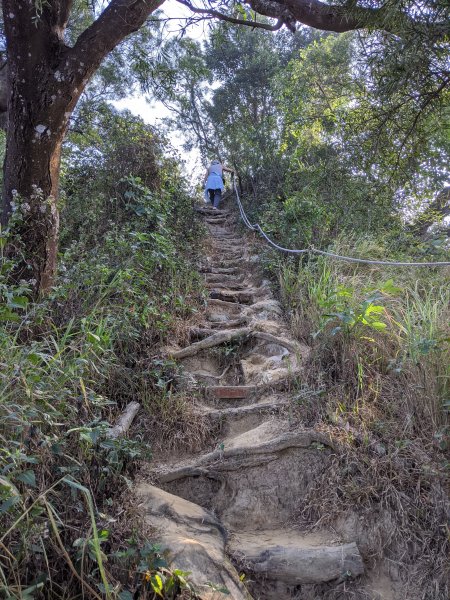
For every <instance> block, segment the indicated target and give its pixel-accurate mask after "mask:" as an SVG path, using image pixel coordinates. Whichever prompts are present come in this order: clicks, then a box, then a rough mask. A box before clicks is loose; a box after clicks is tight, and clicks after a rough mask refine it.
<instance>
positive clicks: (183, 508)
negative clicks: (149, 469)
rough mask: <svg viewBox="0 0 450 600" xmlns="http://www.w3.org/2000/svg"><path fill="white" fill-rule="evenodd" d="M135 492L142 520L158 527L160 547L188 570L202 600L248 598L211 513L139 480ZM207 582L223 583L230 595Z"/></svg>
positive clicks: (172, 564) (222, 531) (219, 528)
mask: <svg viewBox="0 0 450 600" xmlns="http://www.w3.org/2000/svg"><path fill="white" fill-rule="evenodd" d="M136 493H137V496H138V498H139V500H140V502H141V505H142V507H143V510H144V519H145V521H146V522H147V523H148V524H149V525H151V526H152V527H153V528H156V529H157V530H158V533H157V535H156V537H157V539H158V542H159V543H160V544H161V547H162V548H163V549H168V550H169V551H170V556H171V567H172V568H176V569H181V570H182V571H185V572H189V573H190V576H189V581H190V582H192V584H193V585H194V587H195V590H196V592H197V593H198V594H199V595H200V597H201V598H202V600H219V599H220V598H225V597H229V598H233V600H248V599H249V598H250V596H249V595H248V593H247V591H246V590H245V588H244V586H243V585H242V583H241V582H240V580H239V575H238V573H237V571H236V569H235V568H234V567H233V565H232V564H231V562H230V561H229V560H228V558H227V557H226V555H225V533H224V529H223V527H222V526H221V525H220V523H219V521H218V520H217V519H216V517H214V515H212V514H211V513H210V512H209V511H207V510H205V509H204V508H201V507H200V506H198V505H197V504H194V503H193V502H188V501H187V500H183V499H182V498H179V497H178V496H173V495H172V494H169V493H168V492H164V491H163V490H161V489H159V488H157V487H155V486H152V485H148V484H145V483H141V484H139V486H138V487H137V490H136ZM208 584H213V585H214V586H215V587H217V588H220V587H225V588H226V589H227V590H228V592H229V595H228V596H225V594H223V593H220V592H218V591H215V590H214V589H213V588H212V587H211V586H210V585H208Z"/></svg>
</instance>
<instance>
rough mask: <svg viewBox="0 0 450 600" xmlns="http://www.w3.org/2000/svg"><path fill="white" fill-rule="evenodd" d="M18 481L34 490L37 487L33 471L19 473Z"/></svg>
mask: <svg viewBox="0 0 450 600" xmlns="http://www.w3.org/2000/svg"><path fill="white" fill-rule="evenodd" d="M16 479H18V480H19V481H22V483H25V485H28V486H30V487H33V488H35V487H36V474H35V472H34V471H33V470H31V469H29V470H28V471H23V473H19V475H16Z"/></svg>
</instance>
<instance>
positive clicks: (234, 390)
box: [206, 385, 256, 400]
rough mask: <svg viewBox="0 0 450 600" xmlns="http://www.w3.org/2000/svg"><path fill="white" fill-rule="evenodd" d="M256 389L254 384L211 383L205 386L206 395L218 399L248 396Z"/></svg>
mask: <svg viewBox="0 0 450 600" xmlns="http://www.w3.org/2000/svg"><path fill="white" fill-rule="evenodd" d="M255 391H256V386H254V385H211V386H209V387H207V388H206V395H207V396H209V397H211V396H212V397H213V398H218V399H224V400H229V399H233V398H236V399H239V398H248V397H249V396H251V395H252V394H254V393H255Z"/></svg>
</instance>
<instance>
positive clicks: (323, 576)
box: [227, 529, 364, 597]
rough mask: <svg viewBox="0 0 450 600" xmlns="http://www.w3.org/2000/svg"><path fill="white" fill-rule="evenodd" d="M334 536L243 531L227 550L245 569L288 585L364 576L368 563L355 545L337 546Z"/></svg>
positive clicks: (233, 539) (232, 538)
mask: <svg viewBox="0 0 450 600" xmlns="http://www.w3.org/2000/svg"><path fill="white" fill-rule="evenodd" d="M334 537H335V536H333V534H331V533H328V532H327V533H325V532H324V533H322V535H320V533H319V534H309V535H308V534H302V533H300V532H295V531H292V529H290V530H284V531H283V530H267V531H255V532H239V533H235V534H233V535H232V536H231V539H230V541H229V543H228V548H227V550H228V553H229V554H230V555H232V556H233V559H234V560H235V561H236V560H237V562H239V563H241V565H242V567H243V568H245V570H248V571H250V572H251V573H254V574H258V575H260V576H263V577H264V578H265V579H269V580H274V581H278V582H283V583H285V584H287V585H300V584H314V583H315V584H318V583H326V582H328V581H335V580H336V581H344V580H346V579H349V578H354V577H357V576H359V575H362V574H363V573H364V564H363V560H362V558H361V554H360V553H359V550H358V547H357V545H356V544H355V542H350V543H345V544H342V543H333V538H334ZM244 565H245V567H244ZM280 597H281V596H280ZM283 597H284V596H283Z"/></svg>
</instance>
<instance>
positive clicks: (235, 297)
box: [209, 289, 253, 304]
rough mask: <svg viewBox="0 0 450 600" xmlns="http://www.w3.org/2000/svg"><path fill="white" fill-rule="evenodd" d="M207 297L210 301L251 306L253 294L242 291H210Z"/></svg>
mask: <svg viewBox="0 0 450 600" xmlns="http://www.w3.org/2000/svg"><path fill="white" fill-rule="evenodd" d="M209 297H210V298H211V299H212V300H222V301H223V302H231V303H237V304H252V303H253V293H252V292H246V291H245V292H244V291H232V290H221V289H212V290H211V291H210V292H209Z"/></svg>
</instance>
